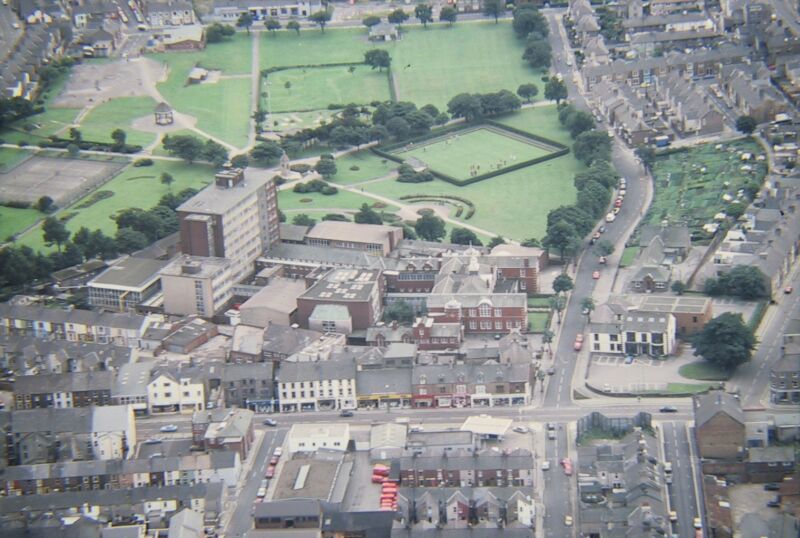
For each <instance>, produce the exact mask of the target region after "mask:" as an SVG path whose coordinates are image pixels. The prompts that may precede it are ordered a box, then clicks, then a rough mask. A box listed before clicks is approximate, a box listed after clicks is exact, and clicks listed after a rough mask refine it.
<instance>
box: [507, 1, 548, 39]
mask: <svg viewBox="0 0 800 538" xmlns="http://www.w3.org/2000/svg"><path fill="white" fill-rule="evenodd" d="M512 27H513V28H514V32H515V33H516V34H517V37H519V38H523V39H524V38H526V37H528V35H529V34H530V33H531V32H537V33H539V34H541V35H542V36H544V37H547V34H548V32H549V30H550V28H549V27H548V25H547V19H545V18H544V16H543V15H542V14H541V13H540V12H539V10H538V9H536V8H535V7H534V6H532V5H529V4H527V5H522V6H519V7H517V8H515V9H514V20H513V22H512Z"/></svg>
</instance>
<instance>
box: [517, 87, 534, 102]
mask: <svg viewBox="0 0 800 538" xmlns="http://www.w3.org/2000/svg"><path fill="white" fill-rule="evenodd" d="M517 95H519V96H520V97H522V98H523V99H525V102H527V103H530V102H531V101H532V100H533V98H534V97H536V96H537V95H539V87H538V86H536V84H534V83H532V82H527V83H525V84H520V86H519V88H517Z"/></svg>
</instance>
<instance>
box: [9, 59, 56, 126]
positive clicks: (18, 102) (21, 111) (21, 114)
mask: <svg viewBox="0 0 800 538" xmlns="http://www.w3.org/2000/svg"><path fill="white" fill-rule="evenodd" d="M46 72H47V67H46V66H45V67H44V68H43V69H40V70H39V75H40V77H42V75H43V74H44V73H46ZM54 76H60V75H58V74H56V75H54ZM42 78H44V77H42ZM34 113H35V111H34V107H33V103H32V102H31V101H29V100H27V99H25V98H24V97H11V98H3V97H0V127H5V126H6V125H9V124H11V123H14V122H15V121H17V120H20V119H22V118H25V117H27V116H30V115H32V114H34Z"/></svg>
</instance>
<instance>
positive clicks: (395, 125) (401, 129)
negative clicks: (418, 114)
mask: <svg viewBox="0 0 800 538" xmlns="http://www.w3.org/2000/svg"><path fill="white" fill-rule="evenodd" d="M386 130H387V131H389V133H391V135H392V136H394V137H395V138H397V139H402V138H405V137H406V136H408V133H409V131H411V126H410V125H409V124H408V122H407V121H406V120H405V119H404V118H401V117H400V116H395V117H394V118H392V119H390V120H389V121H387V122H386Z"/></svg>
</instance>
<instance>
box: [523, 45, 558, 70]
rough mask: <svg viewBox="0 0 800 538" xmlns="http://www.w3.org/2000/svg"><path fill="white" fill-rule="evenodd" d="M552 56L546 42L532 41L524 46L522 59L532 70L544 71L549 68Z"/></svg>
mask: <svg viewBox="0 0 800 538" xmlns="http://www.w3.org/2000/svg"><path fill="white" fill-rule="evenodd" d="M552 54H553V51H552V49H551V48H550V43H548V42H547V40H545V39H533V40H529V41H528V43H527V44H526V45H525V52H524V53H523V54H522V59H523V60H525V61H527V62H528V65H530V66H531V67H533V68H534V69H546V68H548V67H550V62H551V61H552Z"/></svg>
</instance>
